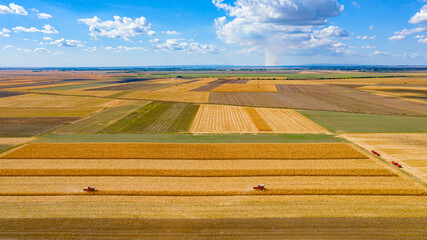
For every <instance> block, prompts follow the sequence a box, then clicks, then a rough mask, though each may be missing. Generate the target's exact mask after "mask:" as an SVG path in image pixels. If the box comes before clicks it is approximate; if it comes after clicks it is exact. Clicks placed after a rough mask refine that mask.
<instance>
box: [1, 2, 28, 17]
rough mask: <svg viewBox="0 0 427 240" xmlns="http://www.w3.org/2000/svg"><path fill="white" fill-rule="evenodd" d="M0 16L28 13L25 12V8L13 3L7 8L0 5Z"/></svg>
mask: <svg viewBox="0 0 427 240" xmlns="http://www.w3.org/2000/svg"><path fill="white" fill-rule="evenodd" d="M0 14H18V15H28V12H27V11H26V10H25V8H23V7H21V6H19V5H17V4H15V3H10V4H9V7H8V6H6V5H0Z"/></svg>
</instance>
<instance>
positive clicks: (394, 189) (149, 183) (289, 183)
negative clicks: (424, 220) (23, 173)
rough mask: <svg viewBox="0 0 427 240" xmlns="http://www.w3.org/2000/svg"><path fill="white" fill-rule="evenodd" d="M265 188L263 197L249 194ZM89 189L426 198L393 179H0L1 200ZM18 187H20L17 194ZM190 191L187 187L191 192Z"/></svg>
mask: <svg viewBox="0 0 427 240" xmlns="http://www.w3.org/2000/svg"><path fill="white" fill-rule="evenodd" d="M259 182H263V183H264V184H266V186H268V189H267V190H266V191H253V189H252V187H253V185H255V184H257V183H259ZM88 183H90V184H92V185H96V186H97V187H98V188H99V189H102V191H101V190H99V192H97V193H96V194H97V195H130V196H131V195H139V196H236V195H325V194H327V195H426V194H427V191H426V189H425V188H424V187H422V186H421V185H419V184H417V183H415V182H409V181H405V180H403V179H402V178H400V177H397V176H380V177H378V176H376V177H369V176H362V177H351V176H344V177H342V176H331V177H329V176H321V177H318V176H296V177H295V176H279V177H276V176H268V177H233V178H228V177H209V178H206V177H14V178H0V196H31V195H38V196H40V195H42V196H43V195H47V196H49V195H50V196H51V195H84V194H87V193H85V192H83V191H82V186H85V185H87V184H88ZM16 186H19V188H17V187H16ZM188 186H191V188H189V187H188Z"/></svg>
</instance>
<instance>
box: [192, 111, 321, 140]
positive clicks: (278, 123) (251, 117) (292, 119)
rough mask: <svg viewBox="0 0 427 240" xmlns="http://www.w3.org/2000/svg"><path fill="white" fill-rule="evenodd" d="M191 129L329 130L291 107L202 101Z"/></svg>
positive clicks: (211, 131)
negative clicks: (252, 105) (227, 104)
mask: <svg viewBox="0 0 427 240" xmlns="http://www.w3.org/2000/svg"><path fill="white" fill-rule="evenodd" d="M190 132H191V133H261V132H262V133H329V132H328V131H327V130H326V129H324V128H322V127H321V126H319V125H318V124H316V123H314V122H313V121H311V120H309V119H308V118H306V117H304V116H302V115H301V114H299V113H297V112H296V111H294V110H285V109H264V108H248V107H246V108H245V107H234V106H223V105H202V106H201V107H200V108H199V111H198V112H197V115H196V117H195V119H194V121H193V125H192V126H191V129H190Z"/></svg>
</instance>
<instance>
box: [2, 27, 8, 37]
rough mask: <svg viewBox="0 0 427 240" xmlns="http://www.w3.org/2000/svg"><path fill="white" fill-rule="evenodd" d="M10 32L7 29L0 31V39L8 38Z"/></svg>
mask: <svg viewBox="0 0 427 240" xmlns="http://www.w3.org/2000/svg"><path fill="white" fill-rule="evenodd" d="M9 33H10V30H9V29H7V28H3V29H1V30H0V37H10V34H9Z"/></svg>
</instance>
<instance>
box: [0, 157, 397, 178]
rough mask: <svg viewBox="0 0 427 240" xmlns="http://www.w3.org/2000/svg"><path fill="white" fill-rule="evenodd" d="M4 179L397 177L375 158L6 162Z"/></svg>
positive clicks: (3, 161)
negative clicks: (64, 177)
mask: <svg viewBox="0 0 427 240" xmlns="http://www.w3.org/2000/svg"><path fill="white" fill-rule="evenodd" d="M1 162H2V165H1V169H0V176H164V177H248V176H395V175H396V174H395V173H393V172H392V171H390V169H387V168H384V167H383V166H381V165H380V164H378V163H376V162H375V161H373V160H372V159H331V160H269V161H260V160H232V161H230V160H203V161H200V160H167V159H165V160H163V159H152V160H150V159H144V160H141V159H129V160H122V159H70V160H67V161H64V160H61V159H39V160H37V161H34V160H33V159H20V160H19V161H17V160H15V159H3V160H2V161H1Z"/></svg>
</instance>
